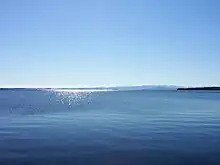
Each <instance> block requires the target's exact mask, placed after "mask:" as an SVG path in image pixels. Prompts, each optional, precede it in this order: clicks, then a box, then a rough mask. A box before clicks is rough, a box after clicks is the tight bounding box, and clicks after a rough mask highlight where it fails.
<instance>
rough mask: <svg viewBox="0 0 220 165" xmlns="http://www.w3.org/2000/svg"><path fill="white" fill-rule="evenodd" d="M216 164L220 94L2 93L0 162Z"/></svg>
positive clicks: (219, 142) (219, 153)
mask: <svg viewBox="0 0 220 165" xmlns="http://www.w3.org/2000/svg"><path fill="white" fill-rule="evenodd" d="M7 164H8V165H15V164H16V165H17V164H22V165H26V164H27V165H38V164H39V165H50V164H52V165H53V164H56V165H61V164H64V165H70V164H71V165H84V164H85V165H87V164H97V165H139V164H140V165H174V164H175V165H183V164H184V165H185V164H186V165H197V164H198V165H206V164H207V165H208V164H209V165H212V164H213V165H214V164H216V165H219V164H220V93H218V92H198V91H197V92H195V91H194V92H193V91H109V92H81V93H79V92H55V91H0V165H7Z"/></svg>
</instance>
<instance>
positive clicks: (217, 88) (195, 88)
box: [177, 87, 220, 91]
mask: <svg viewBox="0 0 220 165" xmlns="http://www.w3.org/2000/svg"><path fill="white" fill-rule="evenodd" d="M177 90H206V91H208V90H212V91H213V90H214V91H216V90H220V87H194V88H177Z"/></svg>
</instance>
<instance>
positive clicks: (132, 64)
mask: <svg viewBox="0 0 220 165" xmlns="http://www.w3.org/2000/svg"><path fill="white" fill-rule="evenodd" d="M0 58H1V59H0V62H1V64H0V75H1V77H0V87H81V86H82V87H85V86H86V87H90V86H104V85H107V86H117V85H141V84H152V85H157V84H168V85H170V84H172V85H184V86H209V85H220V74H219V71H220V1H219V0H59V1H58V0H36V1H30V0H0Z"/></svg>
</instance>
